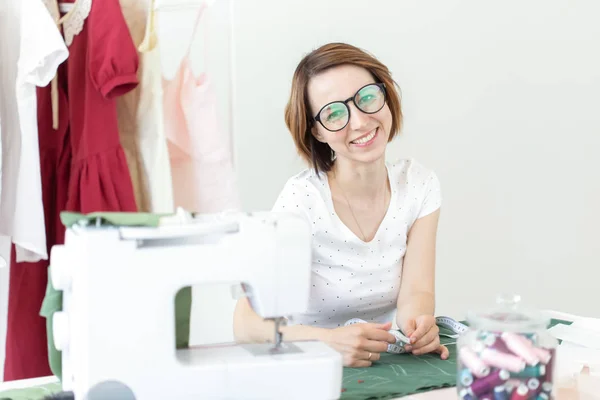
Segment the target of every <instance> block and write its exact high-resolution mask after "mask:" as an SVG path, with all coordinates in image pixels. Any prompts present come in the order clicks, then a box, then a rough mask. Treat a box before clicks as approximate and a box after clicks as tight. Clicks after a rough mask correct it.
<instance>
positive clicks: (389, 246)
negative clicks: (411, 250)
mask: <svg viewBox="0 0 600 400" xmlns="http://www.w3.org/2000/svg"><path fill="white" fill-rule="evenodd" d="M386 165H387V170H388V176H389V181H390V186H391V199H390V204H389V208H388V211H387V213H386V215H385V217H384V219H383V221H382V222H381V225H380V226H379V229H378V230H377V233H376V235H375V237H374V238H373V240H371V241H370V242H368V243H365V242H364V241H363V240H361V239H360V238H359V237H358V236H356V235H355V234H354V233H353V232H352V231H351V230H350V229H349V228H348V227H347V226H346V225H344V223H343V222H342V221H341V220H340V219H339V217H338V216H337V214H336V213H335V210H334V207H333V202H332V199H331V192H330V189H329V183H328V180H327V175H326V174H324V173H321V174H319V175H317V174H316V173H315V172H314V170H312V169H306V170H304V171H302V172H301V173H299V174H298V175H295V176H293V177H292V178H290V179H289V180H288V181H287V183H286V184H285V186H284V188H283V190H282V191H281V193H280V195H279V197H278V199H277V201H276V203H275V205H274V206H273V211H277V212H293V213H297V214H300V215H301V216H303V217H304V218H306V219H307V221H308V222H309V223H310V226H311V228H312V235H313V244H312V279H311V280H312V282H311V285H312V287H311V293H310V302H309V307H308V310H307V312H306V313H304V314H301V315H294V316H292V319H291V320H290V321H289V324H290V325H291V324H303V325H312V326H318V327H323V328H336V327H338V326H343V325H344V323H345V322H346V321H347V320H349V319H351V318H361V319H363V320H367V321H369V322H371V321H374V322H387V321H392V320H393V316H394V314H395V310H396V300H397V298H398V291H399V289H400V278H401V272H402V261H403V259H404V254H405V252H406V240H407V234H408V231H409V230H410V228H411V226H412V224H413V223H414V222H415V221H416V220H417V219H418V218H421V217H424V216H426V215H428V214H430V213H432V212H434V211H435V210H437V209H438V208H439V207H440V205H441V194H440V184H439V181H438V179H437V176H436V174H435V173H434V172H433V171H431V170H428V169H427V168H425V167H424V166H423V165H421V164H419V163H417V162H416V161H414V160H412V159H409V160H400V161H398V162H396V163H386Z"/></svg>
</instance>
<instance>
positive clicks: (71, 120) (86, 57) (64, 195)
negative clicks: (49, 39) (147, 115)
mask: <svg viewBox="0 0 600 400" xmlns="http://www.w3.org/2000/svg"><path fill="white" fill-rule="evenodd" d="M44 2H45V3H46V6H47V7H48V9H49V10H56V9H57V7H56V1H55V0H44ZM59 24H60V25H61V27H62V29H63V34H64V39H65V43H66V44H67V45H68V46H69V53H70V55H69V59H68V61H67V62H65V63H63V64H62V65H61V66H60V67H59V72H58V77H57V82H58V85H57V96H58V97H57V99H58V100H57V102H55V105H58V107H57V110H58V128H57V129H56V130H55V129H54V128H53V127H52V123H53V109H54V110H56V108H54V107H53V102H52V89H51V88H50V87H49V88H39V89H38V91H37V94H38V129H39V151H40V164H41V173H42V194H43V195H42V197H43V203H44V213H45V219H46V239H47V248H48V249H50V248H51V247H52V246H54V245H56V244H62V243H64V233H65V231H64V227H63V226H62V225H61V223H60V219H59V213H60V212H61V211H63V210H70V211H77V212H84V213H89V212H94V211H136V203H135V195H134V191H133V186H132V183H131V179H130V176H129V170H128V166H127V161H126V158H125V154H124V151H123V148H122V147H121V144H120V141H119V132H118V123H117V111H116V105H115V99H116V98H117V97H118V96H121V95H123V94H125V93H127V92H129V91H130V90H131V89H133V88H135V86H136V85H137V75H136V70H137V66H138V57H137V53H136V51H135V46H134V45H133V42H132V40H131V36H130V34H129V31H128V29H127V26H126V25H125V21H124V19H123V15H122V13H121V9H120V7H119V3H118V0H94V1H93V2H92V0H76V2H75V3H74V6H73V8H72V9H71V11H69V12H68V13H67V14H66V15H64V16H63V17H61V18H60V20H59ZM14 261H15V260H13V263H12V264H11V283H10V298H11V303H10V305H9V311H8V312H9V326H8V334H7V345H6V346H7V360H6V364H5V380H9V379H22V378H32V377H36V376H41V375H47V374H49V373H50V370H49V368H48V356H47V350H46V352H41V351H40V350H38V349H33V348H30V347H28V346H24V345H23V346H15V345H14V343H15V342H17V341H18V342H19V343H23V344H25V343H38V342H39V341H43V342H44V348H45V349H47V344H46V343H47V340H46V329H52V323H51V322H52V319H51V317H52V316H51V315H50V316H46V315H45V316H44V317H47V319H46V322H47V324H48V328H46V326H39V325H36V326H35V327H32V326H28V325H26V324H25V322H24V321H26V320H27V318H29V316H30V315H32V314H33V313H35V314H36V315H39V313H40V308H41V307H40V306H39V305H38V307H37V308H36V309H33V308H31V307H30V306H29V305H27V306H25V305H24V303H22V302H20V301H19V299H26V298H28V297H34V296H42V297H43V296H44V292H45V287H46V284H47V282H48V279H47V267H48V262H47V261H45V260H42V261H39V262H38V263H30V264H29V266H30V267H31V268H23V267H24V266H25V264H23V263H15V262H14ZM17 271H18V272H17ZM13 272H15V273H18V274H17V275H15V276H13ZM13 282H21V283H22V284H21V285H15V286H13ZM11 317H12V320H11ZM42 321H43V319H42ZM51 345H52V346H53V344H51ZM9 350H10V351H11V353H10V354H9ZM41 372H43V373H41Z"/></svg>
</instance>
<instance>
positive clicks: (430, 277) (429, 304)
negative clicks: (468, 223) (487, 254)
mask: <svg viewBox="0 0 600 400" xmlns="http://www.w3.org/2000/svg"><path fill="white" fill-rule="evenodd" d="M439 217H440V210H439V209H437V210H436V211H434V212H433V213H431V214H429V215H427V216H425V217H423V218H419V219H418V220H416V221H415V223H414V224H413V226H412V227H411V229H410V231H409V233H408V240H407V244H406V254H405V255H404V262H403V265H402V282H401V284H400V293H399V294H398V303H397V307H398V311H397V315H396V323H397V324H398V326H399V327H400V329H402V328H403V327H404V326H405V325H406V323H407V321H409V320H412V319H415V318H416V317H418V316H420V315H431V316H433V314H434V311H435V245H436V237H437V227H438V221H439Z"/></svg>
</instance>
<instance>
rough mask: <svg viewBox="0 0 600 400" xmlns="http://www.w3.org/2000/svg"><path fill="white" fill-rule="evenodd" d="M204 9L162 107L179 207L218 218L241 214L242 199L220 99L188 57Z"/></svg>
mask: <svg viewBox="0 0 600 400" xmlns="http://www.w3.org/2000/svg"><path fill="white" fill-rule="evenodd" d="M205 9H206V5H205V4H203V5H202V7H201V9H200V11H199V14H198V18H197V19H196V23H195V26H194V31H193V33H192V37H191V39H190V46H189V47H188V49H187V52H186V54H185V56H184V58H183V61H182V63H181V65H180V66H179V69H178V71H177V73H176V75H175V77H174V78H173V80H171V81H168V80H165V79H163V101H164V103H163V104H164V124H165V134H166V137H167V141H168V148H169V158H170V162H171V176H172V182H173V201H174V206H175V207H183V208H184V209H186V210H188V211H194V212H199V213H214V212H219V211H224V210H231V209H238V208H239V199H238V193H237V188H236V182H235V173H234V169H233V157H232V150H231V147H232V146H231V138H230V135H229V134H227V133H225V132H222V131H220V130H219V126H218V116H217V97H216V94H215V92H214V89H213V87H212V84H211V82H210V80H209V79H208V77H207V75H206V73H204V72H203V73H201V74H200V75H199V76H198V77H197V78H196V77H195V76H194V73H193V71H192V68H191V60H190V57H189V55H190V50H191V47H192V43H193V41H194V36H195V34H196V30H197V27H198V23H199V21H200V18H201V16H202V14H203V13H204V10H205ZM204 47H205V48H206V46H204ZM205 56H206V54H205Z"/></svg>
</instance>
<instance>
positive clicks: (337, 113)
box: [313, 83, 385, 132]
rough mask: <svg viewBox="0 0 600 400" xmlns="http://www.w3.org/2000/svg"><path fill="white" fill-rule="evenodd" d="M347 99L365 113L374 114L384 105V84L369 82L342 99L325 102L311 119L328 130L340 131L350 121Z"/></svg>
mask: <svg viewBox="0 0 600 400" xmlns="http://www.w3.org/2000/svg"><path fill="white" fill-rule="evenodd" d="M349 101H352V102H353V103H354V105H355V106H356V108H358V109H359V110H360V111H362V112H364V113H365V114H375V113H376V112H378V111H379V110H381V109H382V108H383V106H384V105H385V84H384V83H370V84H368V85H365V86H363V87H361V88H360V89H358V91H357V92H356V93H355V94H354V96H352V97H349V98H348V99H346V100H344V101H333V102H331V103H328V104H325V105H324V106H323V108H321V110H320V111H319V113H318V114H317V116H316V117H314V118H313V119H314V120H315V122H319V123H320V124H321V125H322V126H323V128H325V129H327V130H328V131H330V132H337V131H341V130H342V129H344V128H345V127H346V125H348V121H350V108H349V107H348V102H349Z"/></svg>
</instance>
